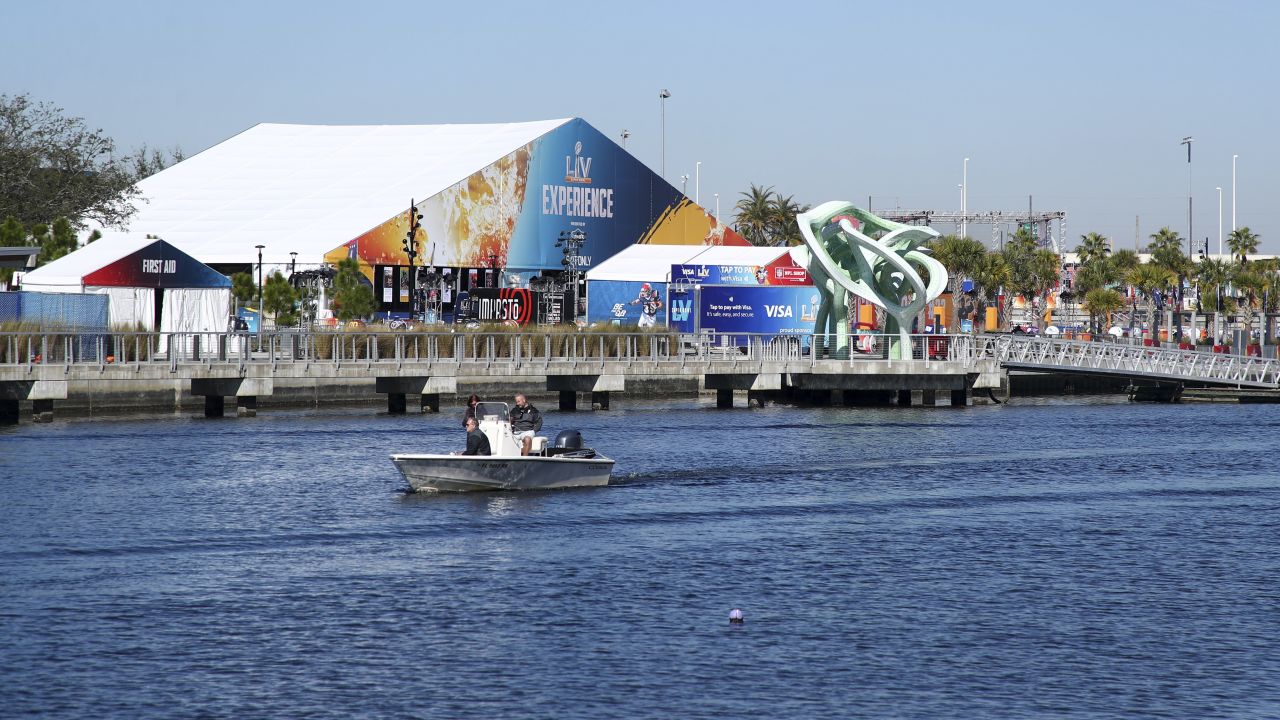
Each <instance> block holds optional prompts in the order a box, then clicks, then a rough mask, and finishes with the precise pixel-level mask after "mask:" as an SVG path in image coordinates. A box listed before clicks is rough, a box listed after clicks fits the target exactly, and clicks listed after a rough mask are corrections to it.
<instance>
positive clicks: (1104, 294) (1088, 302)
mask: <svg viewBox="0 0 1280 720" xmlns="http://www.w3.org/2000/svg"><path fill="white" fill-rule="evenodd" d="M1084 306H1085V309H1086V310H1088V311H1089V326H1090V327H1091V328H1093V332H1095V333H1101V332H1102V329H1101V326H1100V325H1101V322H1102V320H1103V319H1107V320H1109V319H1110V318H1111V314H1112V313H1114V312H1116V311H1117V310H1120V309H1122V308H1123V307H1124V295H1121V294H1120V291H1119V290H1112V289H1111V288H1105V287H1096V288H1093V289H1092V290H1090V291H1088V292H1086V293H1085V294H1084Z"/></svg>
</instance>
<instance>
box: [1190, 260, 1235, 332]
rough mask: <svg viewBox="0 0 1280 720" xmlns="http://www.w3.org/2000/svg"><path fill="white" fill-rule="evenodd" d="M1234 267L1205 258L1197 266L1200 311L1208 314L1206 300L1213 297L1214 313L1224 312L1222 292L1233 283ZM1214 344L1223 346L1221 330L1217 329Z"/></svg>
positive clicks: (1227, 263)
mask: <svg viewBox="0 0 1280 720" xmlns="http://www.w3.org/2000/svg"><path fill="white" fill-rule="evenodd" d="M1231 273H1232V265H1231V263H1229V262H1227V261H1226V260H1219V259H1217V258H1205V259H1204V260H1201V261H1200V263H1199V265H1197V266H1196V283H1197V284H1198V285H1199V287H1200V309H1201V311H1202V312H1206V311H1207V310H1206V308H1205V307H1204V298H1205V296H1207V295H1209V296H1212V297H1213V304H1212V307H1213V312H1215V313H1220V312H1222V291H1223V289H1224V288H1225V287H1226V285H1227V283H1229V282H1231ZM1216 325H1217V323H1215V334H1214V344H1215V345H1221V344H1222V334H1221V332H1220V330H1221V328H1217V327H1216Z"/></svg>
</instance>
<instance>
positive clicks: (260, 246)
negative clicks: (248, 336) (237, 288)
mask: <svg viewBox="0 0 1280 720" xmlns="http://www.w3.org/2000/svg"><path fill="white" fill-rule="evenodd" d="M254 247H256V248H258V349H259V350H261V349H262V316H263V314H264V313H263V312H262V248H264V247H266V245H254Z"/></svg>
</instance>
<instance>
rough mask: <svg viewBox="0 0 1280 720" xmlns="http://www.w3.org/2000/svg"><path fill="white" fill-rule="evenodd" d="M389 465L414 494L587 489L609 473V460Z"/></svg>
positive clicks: (492, 458) (408, 457)
mask: <svg viewBox="0 0 1280 720" xmlns="http://www.w3.org/2000/svg"><path fill="white" fill-rule="evenodd" d="M391 461H392V462H393V463H395V465H396V468H397V469H398V470H400V474H401V475H404V478H405V480H408V481H409V487H411V488H413V489H414V491H418V492H471V491H475V490H552V489H555V488H570V487H592V486H600V485H608V484H609V476H610V475H611V474H612V473H613V460H610V459H609V458H606V457H602V456H596V457H593V458H570V457H560V456H555V457H542V456H538V455H528V456H515V457H504V456H496V455H427V454H421V455H418V454H400V455H392V456H391Z"/></svg>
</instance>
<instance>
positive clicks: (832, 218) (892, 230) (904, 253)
mask: <svg viewBox="0 0 1280 720" xmlns="http://www.w3.org/2000/svg"><path fill="white" fill-rule="evenodd" d="M796 221H797V222H798V223H799V225H800V233H801V235H803V236H804V243H805V244H804V245H800V246H796V247H793V248H791V255H792V257H793V258H794V259H795V261H796V262H797V264H799V265H801V266H803V267H805V268H807V269H808V270H809V275H810V276H811V277H812V278H813V283H814V285H815V286H817V288H818V291H819V293H820V294H821V296H822V297H821V305H820V307H819V309H818V316H817V322H816V323H815V324H814V328H813V331H814V333H815V334H816V335H818V336H820V339H815V344H816V345H817V347H815V351H817V350H819V349H820V348H824V347H825V348H826V349H827V350H828V352H833V353H834V354H835V356H836V357H841V358H847V357H848V356H849V294H850V293H852V294H853V295H856V296H858V297H860V298H862V299H864V300H866V301H868V302H870V303H872V304H874V305H876V306H878V307H881V308H884V310H885V313H886V315H887V320H886V322H885V332H886V333H888V334H890V335H891V337H890V339H889V358H890V359H894V360H900V359H903V358H904V357H906V358H909V357H911V354H910V348H911V338H910V335H909V333H910V328H911V320H912V319H913V318H914V317H916V316H917V315H918V314H919V313H920V311H921V310H923V309H924V308H925V307H926V306H928V304H929V303H930V302H932V301H933V300H934V299H936V298H937V297H938V296H939V295H941V294H942V290H943V289H944V288H945V287H946V285H947V269H946V268H944V267H943V266H942V263H940V262H938V261H937V260H935V259H934V258H932V257H930V256H929V254H928V253H929V250H928V249H927V248H922V247H921V245H923V244H924V243H925V242H927V241H928V240H930V239H932V238H935V237H938V232H937V231H936V230H932V229H930V228H927V227H920V226H916V225H903V224H902V223H896V222H893V221H890V220H884V219H882V218H878V217H876V216H875V215H872V214H871V213H870V212H867V211H866V210H859V209H858V208H856V207H854V206H853V205H852V204H851V203H847V202H841V201H838V200H837V201H832V202H826V203H823V204H821V205H819V206H818V207H816V208H814V209H812V210H810V211H809V212H806V213H801V214H800V215H797V216H796ZM921 270H923V271H924V273H925V274H926V275H927V276H928V282H927V283H926V281H925V280H924V279H922V278H921V273H920V271H921ZM833 341H834V342H833Z"/></svg>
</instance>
